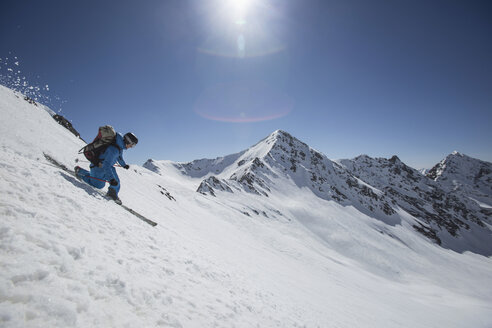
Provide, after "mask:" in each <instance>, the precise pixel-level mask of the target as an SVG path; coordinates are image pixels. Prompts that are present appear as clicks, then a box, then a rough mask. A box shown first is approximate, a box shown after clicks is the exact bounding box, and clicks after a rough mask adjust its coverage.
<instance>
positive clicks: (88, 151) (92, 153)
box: [79, 125, 116, 166]
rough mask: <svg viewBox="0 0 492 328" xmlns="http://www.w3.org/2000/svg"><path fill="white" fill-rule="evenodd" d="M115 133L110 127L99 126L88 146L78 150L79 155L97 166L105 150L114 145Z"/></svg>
mask: <svg viewBox="0 0 492 328" xmlns="http://www.w3.org/2000/svg"><path fill="white" fill-rule="evenodd" d="M115 142H116V132H115V131H114V129H113V127H112V126H111V125H105V126H101V127H100V128H99V132H98V134H97V136H96V138H95V139H94V141H92V142H91V143H90V144H88V145H86V146H84V147H82V148H81V149H80V150H79V154H82V153H83V154H84V156H85V158H87V159H88V160H89V162H91V163H92V164H93V165H95V166H99V164H100V162H101V160H100V159H99V156H101V154H102V153H104V151H106V149H107V148H108V147H109V146H111V145H116V143H115Z"/></svg>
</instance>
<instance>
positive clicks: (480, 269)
mask: <svg viewBox="0 0 492 328" xmlns="http://www.w3.org/2000/svg"><path fill="white" fill-rule="evenodd" d="M0 116H1V118H2V119H1V120H0V135H1V138H0V268H1V270H0V326H1V327H6V328H10V327H254V326H259V327H482V328H485V327H490V326H491V325H492V318H491V317H490V313H491V311H492V258H491V257H490V256H484V255H483V254H486V252H487V250H488V248H487V247H489V245H490V244H491V243H490V234H489V230H488V228H489V227H490V223H489V222H488V219H490V218H483V217H479V219H480V220H481V221H483V225H484V226H485V227H480V225H479V224H478V223H475V222H474V221H473V220H471V219H470V218H466V221H464V222H465V223H466V224H468V225H469V226H470V228H469V229H468V230H467V228H466V227H461V226H460V227H459V229H458V230H457V235H456V236H457V237H452V236H451V235H450V234H449V233H448V232H447V226H444V227H441V226H440V225H439V224H438V223H434V221H432V220H431V221H429V222H427V221H426V220H425V218H422V217H420V216H419V215H424V214H425V213H433V212H432V211H433V210H434V209H433V208H432V204H433V203H432V202H425V203H423V204H420V203H418V204H419V206H420V207H422V210H421V212H417V213H413V212H412V210H413V209H414V208H417V209H419V207H418V206H417V205H414V204H412V202H410V201H409V199H410V197H413V198H415V199H417V200H418V201H419V202H420V201H421V199H424V200H425V197H426V195H428V193H430V194H433V193H435V192H436V190H437V191H440V190H444V191H445V192H446V193H448V192H449V191H448V190H447V189H445V186H444V185H441V184H440V182H439V181H433V180H432V179H430V178H426V177H424V176H422V175H420V176H418V175H417V174H416V173H415V171H412V170H411V169H409V170H410V171H409V172H407V171H406V166H404V164H403V163H401V162H400V161H399V160H397V158H392V159H389V160H385V159H370V158H365V159H363V158H358V159H354V160H351V161H339V162H335V161H332V160H330V159H328V158H327V157H326V156H324V155H323V154H321V153H319V152H317V151H315V150H314V149H312V148H310V147H309V146H308V145H306V144H304V143H302V142H300V141H299V140H297V139H295V138H293V137H292V136H290V135H289V134H287V133H286V132H283V131H276V132H274V133H273V134H271V135H270V136H268V137H267V138H265V139H264V140H262V141H260V142H259V143H258V144H256V145H254V146H252V147H251V148H249V149H247V150H245V151H242V152H240V153H237V154H233V155H230V156H225V157H221V158H217V159H213V160H207V159H203V160H198V161H193V162H191V163H173V162H170V161H158V160H149V161H147V163H145V165H144V167H140V166H138V165H131V169H130V170H121V169H118V174H119V176H120V178H121V182H122V189H121V192H120V197H121V199H122V200H123V202H124V203H125V204H126V205H128V206H129V207H131V208H134V209H135V210H137V211H138V212H141V213H142V214H144V215H146V216H147V217H149V218H151V219H153V220H154V221H156V222H157V223H158V225H157V226H156V227H151V226H149V225H147V224H146V223H144V222H142V221H140V220H138V219H137V218H135V217H134V216H133V215H131V214H130V213H128V212H127V211H125V210H123V209H122V208H121V207H120V206H118V205H116V204H114V203H113V202H111V201H107V200H105V199H103V198H102V197H101V196H100V194H99V193H96V192H94V190H93V189H92V188H91V187H89V186H87V185H85V184H84V183H82V182H80V181H78V180H77V179H74V178H73V177H72V176H71V175H68V174H66V173H65V172H64V171H62V170H60V169H59V168H57V167H54V166H52V165H51V164H50V162H48V161H46V160H45V157H44V154H48V155H49V156H51V157H52V158H55V159H56V160H58V161H59V162H61V163H63V164H64V165H66V166H68V167H72V166H74V165H75V160H76V159H77V160H82V158H80V157H78V156H79V155H77V151H78V149H80V148H81V147H82V146H83V144H84V143H83V141H82V140H80V139H79V138H77V137H76V136H74V135H73V134H72V133H71V132H69V131H68V130H67V129H65V128H64V127H63V126H61V125H60V124H58V123H57V122H56V121H55V120H53V118H52V117H51V116H50V115H49V114H48V113H47V112H46V111H43V110H40V107H39V106H35V105H33V104H32V103H29V102H27V101H25V100H24V98H23V96H22V95H20V94H18V93H15V92H13V91H11V90H9V89H7V88H4V87H2V86H0ZM106 123H109V122H101V124H106ZM75 125H76V124H75ZM96 128H97V127H96ZM129 151H131V150H129ZM79 163H80V162H79ZM371 163H372V164H371ZM369 165H371V166H369ZM398 170H400V172H398ZM373 174H374V175H373ZM407 180H408V181H407ZM400 184H401V185H400ZM412 187H419V189H422V190H418V191H416V190H414V189H412ZM426 188H430V189H426ZM407 189H409V190H407ZM463 192H464V191H460V190H457V191H455V193H454V195H456V197H461V196H460V195H461V193H463ZM420 193H421V194H422V195H420ZM429 197H430V196H429ZM449 197H450V196H447V195H445V196H443V198H442V201H443V202H444V203H446V201H447V199H450V198H449ZM451 200H452V199H451ZM451 200H449V201H450V202H451ZM460 201H461V202H462V203H463V204H464V206H465V208H466V209H468V210H470V211H472V210H473V209H472V208H470V209H469V208H468V206H472V205H470V204H474V206H478V205H477V204H478V203H477V202H475V201H472V200H470V202H471V203H468V201H465V200H461V198H460ZM429 204H430V205H429ZM450 204H451V203H450ZM453 206H454V205H453ZM482 209H483V207H482ZM444 210H445V211H447V209H446V208H444ZM446 213H449V215H451V216H452V218H451V219H450V220H451V222H454V221H453V220H455V218H454V216H453V215H458V211H455V210H453V211H449V212H446ZM473 213H474V212H473ZM416 222H420V223H421V224H422V225H427V226H429V228H432V229H435V230H436V231H438V232H436V234H437V235H438V236H440V238H441V239H442V243H441V246H439V245H438V244H436V243H435V242H432V241H431V240H429V238H427V237H426V236H424V235H422V234H421V233H420V232H419V231H417V230H416V229H415V228H414V225H416ZM446 234H448V235H449V236H447V235H446ZM443 236H444V237H443ZM446 236H447V237H446ZM487 238H489V239H487ZM448 239H449V240H454V241H455V243H456V244H458V245H464V246H463V248H462V249H459V248H458V247H454V246H453V245H451V244H449V241H448ZM480 240H482V241H484V243H485V246H483V245H478V244H474V242H475V243H478V241H480ZM443 246H444V247H443ZM446 247H447V248H446ZM452 249H453V250H452ZM454 250H458V251H461V250H463V251H464V250H468V251H467V252H463V253H461V252H456V251H454Z"/></svg>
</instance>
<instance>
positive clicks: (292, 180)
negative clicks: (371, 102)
mask: <svg viewBox="0 0 492 328" xmlns="http://www.w3.org/2000/svg"><path fill="white" fill-rule="evenodd" d="M478 162H479V161H477V163H478ZM478 164H480V163H478ZM486 164H487V163H485V162H481V165H482V166H478V167H476V168H475V171H477V172H479V173H477V174H478V175H479V174H481V173H483V172H489V173H490V171H487V167H486V166H485V165H486ZM489 164H490V163H489ZM173 165H174V167H175V168H176V169H178V170H179V171H181V172H182V173H183V175H186V176H188V177H191V178H200V179H203V180H202V181H201V183H200V185H199V187H198V189H197V191H198V192H200V193H202V194H210V195H212V196H217V195H218V193H219V192H227V193H244V192H246V193H251V194H255V195H261V196H264V197H269V196H270V195H272V193H275V194H277V195H281V194H283V193H284V192H285V189H286V188H285V185H291V186H292V187H293V190H298V189H303V188H307V189H308V190H310V191H311V192H312V193H313V194H314V195H316V196H317V197H319V198H321V199H324V200H327V201H334V202H337V203H338V204H340V205H342V206H345V207H347V206H352V207H355V208H356V209H357V210H359V211H360V212H362V213H364V214H366V215H368V216H370V217H372V218H374V219H377V220H380V221H382V222H384V223H386V224H389V225H396V224H400V223H401V221H402V220H403V219H404V217H406V216H402V215H400V214H399V213H400V212H401V211H402V210H403V211H405V213H407V214H410V215H411V216H412V217H413V219H412V220H410V221H409V223H410V224H411V225H412V227H413V228H414V229H415V230H416V231H418V232H420V233H422V234H423V235H425V236H426V237H428V238H430V239H432V240H433V241H434V242H436V243H438V244H439V245H442V246H444V247H448V248H451V249H454V250H456V251H465V250H471V251H474V252H478V253H481V254H486V255H491V254H492V245H490V243H489V241H490V240H491V231H490V228H489V226H487V225H486V224H485V222H488V220H489V219H490V214H488V213H487V212H486V209H485V210H484V209H483V208H481V207H480V206H479V205H478V204H477V203H476V202H475V201H472V200H471V199H469V197H468V196H467V192H468V191H469V190H470V189H473V186H470V185H468V189H467V190H465V191H464V192H459V191H456V190H451V189H450V188H449V186H448V185H445V184H444V185H442V184H440V183H439V182H435V181H433V180H432V179H430V178H428V177H426V176H424V175H422V174H420V172H419V171H417V170H415V169H412V168H410V167H409V166H407V165H405V164H404V163H402V162H401V161H400V159H399V158H398V157H397V156H394V157H392V158H390V159H384V158H378V159H373V158H370V157H368V156H365V155H363V156H359V157H357V158H355V159H353V160H340V161H338V162H335V161H332V160H330V159H328V158H327V157H326V156H325V155H323V154H321V153H320V152H318V151H316V150H314V149H312V148H310V147H309V146H308V145H306V144H305V143H303V142H301V141H299V140H298V139H296V138H294V137H292V136H291V135H290V134H288V133H287V132H285V131H280V130H279V131H275V132H274V133H272V134H271V135H270V136H268V137H267V138H265V139H264V140H262V141H260V142H259V143H258V144H256V145H254V146H253V147H251V148H249V149H247V150H245V151H242V152H240V153H237V154H233V155H229V156H226V157H222V158H216V159H201V160H197V161H193V162H190V163H181V164H179V163H175V164H173ZM470 165H472V166H473V164H469V165H468V166H466V170H470V168H469V166H470ZM144 167H146V168H148V169H150V170H154V171H155V172H157V173H158V172H159V164H157V163H156V162H155V161H152V160H150V161H148V162H147V163H146V164H144ZM483 167H485V168H483ZM477 174H476V175H474V176H475V177H476V176H477ZM490 185H492V183H490V182H489V183H488V186H489V188H490ZM486 186H487V181H486V180H484V181H483V183H482V185H481V189H479V190H482V189H485V187H486ZM296 187H297V188H296ZM276 211H280V210H278V209H277V210H276ZM262 212H265V213H268V212H269V211H267V210H263V209H262ZM489 223H490V222H489Z"/></svg>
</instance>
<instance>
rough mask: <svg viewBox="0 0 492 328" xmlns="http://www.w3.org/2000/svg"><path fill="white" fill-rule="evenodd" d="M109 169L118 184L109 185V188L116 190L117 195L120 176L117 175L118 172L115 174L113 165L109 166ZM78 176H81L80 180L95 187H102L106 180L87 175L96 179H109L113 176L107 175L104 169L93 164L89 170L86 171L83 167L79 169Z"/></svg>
mask: <svg viewBox="0 0 492 328" xmlns="http://www.w3.org/2000/svg"><path fill="white" fill-rule="evenodd" d="M111 171H112V172H113V176H114V179H115V180H116V181H118V184H117V185H116V186H111V185H110V186H109V188H112V189H114V190H115V191H116V194H117V195H118V192H119V191H120V178H119V177H118V174H116V169H115V168H114V167H112V168H111ZM79 176H80V177H81V179H82V180H84V181H85V182H87V183H88V184H90V185H91V186H93V187H95V188H97V189H102V188H104V185H105V184H106V182H104V181H100V180H96V179H91V178H89V176H91V177H93V178H97V179H102V180H108V181H109V180H110V179H112V178H113V177H107V176H106V174H105V173H104V170H103V169H102V168H100V167H97V166H94V167H91V171H90V172H89V171H87V170H84V169H82V168H81V169H80V170H79Z"/></svg>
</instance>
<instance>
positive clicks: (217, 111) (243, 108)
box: [195, 81, 293, 123]
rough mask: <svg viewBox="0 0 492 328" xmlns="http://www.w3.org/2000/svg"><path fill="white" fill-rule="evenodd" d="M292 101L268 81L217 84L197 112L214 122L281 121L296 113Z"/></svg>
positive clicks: (200, 103)
mask: <svg viewBox="0 0 492 328" xmlns="http://www.w3.org/2000/svg"><path fill="white" fill-rule="evenodd" d="M292 107H293V104H292V100H291V99H290V98H289V97H288V96H287V95H286V94H285V93H284V92H282V91H280V90H276V89H275V88H273V87H271V86H270V85H268V84H266V83H264V82H258V81H249V82H236V83H232V84H216V85H214V86H212V87H209V88H207V89H206V90H205V91H204V92H203V93H202V94H201V95H200V97H199V98H198V100H197V102H196V104H195V112H196V113H197V114H199V115H200V116H202V117H204V118H206V119H209V120H214V121H221V122H232V123H251V122H261V121H268V120H273V119H278V118H281V117H284V116H286V115H287V114H289V112H290V111H291V110H292Z"/></svg>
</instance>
